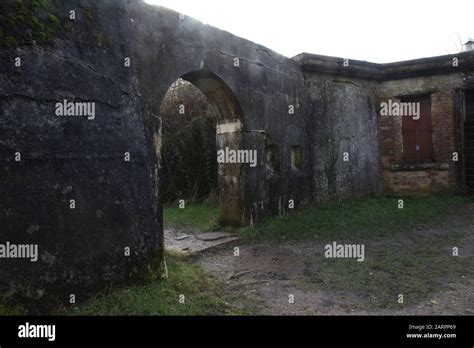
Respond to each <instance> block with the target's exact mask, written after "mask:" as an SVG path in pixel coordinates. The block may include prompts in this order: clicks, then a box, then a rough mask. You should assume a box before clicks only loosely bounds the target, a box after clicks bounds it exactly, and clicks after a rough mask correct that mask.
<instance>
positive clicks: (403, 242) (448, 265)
mask: <svg viewBox="0 0 474 348" xmlns="http://www.w3.org/2000/svg"><path fill="white" fill-rule="evenodd" d="M399 199H403V201H404V202H403V203H404V208H403V209H399V208H398V200H399ZM472 203H473V200H472V198H471V197H463V196H451V195H447V196H444V195H443V196H430V197H404V198H396V197H369V198H360V199H354V200H350V201H344V202H333V203H328V204H325V205H321V206H316V205H315V206H311V207H308V208H306V209H302V210H300V211H297V212H295V213H294V214H288V215H284V216H279V217H275V218H270V219H269V220H268V221H267V222H265V223H264V224H262V225H257V226H255V227H246V228H243V229H241V230H240V234H241V236H242V238H243V239H244V240H246V241H248V242H250V241H261V240H265V241H281V240H287V239H305V240H308V242H311V244H312V245H314V253H310V255H308V256H306V257H304V259H303V274H304V275H305V277H304V278H303V279H302V280H301V281H300V283H301V285H304V286H307V287H310V288H316V289H319V290H323V291H328V292H339V293H341V294H342V296H344V294H352V295H351V296H353V295H356V297H357V298H359V299H360V304H361V307H364V308H367V307H368V308H399V307H405V306H412V305H416V304H418V303H419V302H420V301H426V303H429V301H430V300H431V299H432V298H430V296H432V295H433V293H436V292H437V291H441V290H442V289H443V288H444V287H445V286H446V284H447V283H448V282H450V281H453V282H462V281H463V279H469V278H470V277H472V276H474V258H473V257H461V256H459V257H454V256H452V247H453V246H458V247H459V246H462V244H463V243H465V242H463V238H464V237H465V236H466V229H467V227H466V226H470V225H472V220H473V217H471V216H470V215H469V210H465V211H463V210H462V209H459V208H460V207H463V206H465V205H467V204H472ZM466 211H467V213H466ZM463 214H464V215H463ZM466 214H467V215H466ZM448 217H449V218H448ZM458 224H461V225H463V226H464V227H463V229H459V228H456V225H458ZM333 241H336V242H337V243H340V244H344V243H346V244H353V243H358V244H363V245H364V246H365V261H364V262H357V261H356V260H355V259H331V258H325V256H324V246H325V245H326V244H331V243H332V242H333ZM463 277H464V278H463ZM398 294H403V296H404V303H403V304H399V303H398V302H397V299H398V298H397V296H398Z"/></svg>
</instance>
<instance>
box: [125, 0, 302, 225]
mask: <svg viewBox="0 0 474 348" xmlns="http://www.w3.org/2000/svg"><path fill="white" fill-rule="evenodd" d="M130 16H131V20H132V23H133V24H132V27H133V36H134V41H133V42H134V59H135V61H134V64H135V65H136V67H137V70H138V80H139V88H140V91H141V93H142V96H141V102H142V106H143V109H144V110H146V113H147V115H146V116H145V119H146V120H148V121H146V124H147V126H148V127H149V129H151V131H150V135H149V136H150V137H152V133H155V134H156V133H157V132H158V131H159V124H158V123H157V122H156V121H154V120H156V117H155V116H156V115H159V109H160V103H161V100H162V98H163V96H164V94H165V93H166V90H167V89H168V88H169V86H170V85H171V84H172V83H173V82H174V81H175V80H176V79H177V78H179V77H184V78H186V79H189V80H191V82H193V83H194V84H196V85H197V86H198V87H199V88H201V89H202V90H203V92H204V93H205V94H206V95H207V96H208V98H209V99H210V101H211V102H213V103H214V104H216V105H217V109H219V110H220V111H221V112H220V114H221V115H220V119H219V120H218V127H219V125H221V126H222V128H224V127H225V125H226V124H231V123H236V122H237V123H241V124H242V126H241V127H239V129H238V130H236V131H233V132H229V133H225V134H219V135H218V145H219V146H220V147H222V146H229V147H231V148H234V149H251V150H257V158H258V165H257V166H256V167H255V168H251V167H249V166H248V164H247V165H236V164H226V165H225V167H224V168H222V166H221V168H220V171H221V173H220V181H219V184H220V186H221V187H220V191H221V192H220V196H221V207H222V206H224V207H225V206H228V205H230V206H233V207H235V208H233V209H232V211H233V212H234V213H235V211H236V210H237V211H239V216H238V217H237V218H238V219H239V220H240V221H235V217H232V216H231V217H230V220H234V222H236V223H237V224H239V223H240V224H246V223H254V222H259V221H262V220H263V219H264V218H265V217H266V216H268V215H271V214H276V213H282V212H284V211H285V210H287V209H286V208H287V207H288V200H289V199H293V200H294V201H295V204H296V206H297V205H299V204H300V203H301V202H305V201H307V200H308V199H309V198H310V194H311V190H308V187H310V153H309V141H308V139H309V138H308V137H309V133H308V129H309V127H308V121H309V120H308V118H307V116H306V102H305V97H306V94H305V91H304V87H305V85H304V78H303V74H302V71H301V68H300V66H299V64H298V63H296V62H294V61H293V60H291V59H288V58H285V57H283V56H281V55H279V54H277V53H275V52H273V51H271V50H269V49H267V48H265V47H263V46H260V45H257V44H255V43H253V42H250V41H248V40H245V39H242V38H239V37H236V36H234V35H232V34H230V33H227V32H225V31H222V30H218V29H216V28H213V27H210V26H208V25H204V24H203V23H201V22H199V21H197V20H194V19H192V18H188V17H184V18H180V15H179V14H178V13H176V12H174V11H171V10H168V9H165V8H162V7H156V6H149V5H146V4H143V3H141V2H138V1H137V2H133V3H132V4H131V5H130ZM151 47H152V48H153V49H150V48H151ZM237 59H238V66H236V60H237ZM213 84H214V85H216V87H215V88H214V87H212V88H209V86H210V85H213ZM223 86H224V87H223ZM225 86H226V87H228V89H227V91H225V93H222V90H223V89H225ZM219 91H221V92H219ZM231 99H232V100H231ZM289 105H293V106H294V108H295V113H294V114H289ZM229 106H231V107H230V108H229ZM219 138H220V139H219ZM271 144H274V145H277V146H278V148H279V151H278V153H279V156H278V162H279V165H278V167H279V168H278V171H277V172H278V173H275V172H273V171H271V170H268V168H267V167H268V166H267V163H266V154H265V146H266V145H271ZM292 145H301V148H302V157H303V165H302V168H301V170H292V169H291V165H290V149H291V146H292ZM223 177H225V180H227V184H226V185H229V182H231V183H232V182H234V184H233V185H231V186H232V187H230V188H228V189H226V190H224V191H222V189H223V188H222V186H223V181H222V178H223ZM236 190H238V191H239V192H238V193H237V194H236V193H235V191H236ZM234 195H238V196H239V197H240V201H238V202H236V200H235V199H233V196H234ZM236 208H237V209H236ZM225 217H226V216H224V218H225ZM231 222H232V221H231Z"/></svg>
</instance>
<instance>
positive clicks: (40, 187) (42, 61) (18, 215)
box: [0, 0, 161, 312]
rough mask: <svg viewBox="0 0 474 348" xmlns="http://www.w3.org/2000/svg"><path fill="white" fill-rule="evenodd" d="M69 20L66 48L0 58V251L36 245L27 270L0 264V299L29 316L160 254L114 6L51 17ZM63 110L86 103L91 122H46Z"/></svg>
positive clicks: (138, 269) (121, 12)
mask: <svg viewBox="0 0 474 348" xmlns="http://www.w3.org/2000/svg"><path fill="white" fill-rule="evenodd" d="M70 9H74V10H75V11H76V13H77V17H76V19H75V20H74V21H71V22H72V23H73V25H72V30H71V31H70V32H69V33H68V39H66V40H56V41H55V43H54V46H53V47H35V46H33V47H25V48H19V49H16V50H15V49H11V50H2V51H0V159H1V180H0V181H1V184H0V197H1V199H0V243H1V244H4V243H6V242H7V241H8V242H10V243H28V244H30V243H31V244H38V245H39V249H38V251H39V259H38V261H37V262H30V261H29V260H20V259H5V258H2V259H0V279H1V281H0V293H2V294H4V293H9V292H14V293H15V295H18V296H20V298H25V300H24V301H25V302H26V301H29V300H37V301H36V302H35V305H34V310H35V311H36V312H43V311H44V310H46V309H47V308H49V307H56V308H57V307H58V306H61V305H67V304H68V303H69V294H75V295H76V300H77V301H78V302H79V301H81V300H83V297H82V296H83V294H85V293H87V292H89V291H91V290H95V289H98V288H103V287H105V286H110V285H111V284H112V283H113V282H114V281H117V280H120V281H126V280H127V279H134V278H137V277H139V276H142V275H143V273H144V272H146V271H147V269H148V265H149V262H148V260H147V258H148V257H149V256H150V254H151V252H152V251H155V250H156V251H157V252H158V254H159V252H160V250H161V236H160V234H159V227H160V226H159V224H158V222H157V219H156V199H155V192H154V188H153V186H152V181H151V180H150V178H151V171H150V158H149V154H148V153H147V152H146V139H145V134H144V126H143V122H142V119H141V112H140V106H139V103H138V99H139V95H138V93H137V84H136V81H135V78H134V73H133V70H132V69H128V68H125V67H124V64H123V57H126V56H130V55H131V50H130V47H129V43H130V31H129V28H128V23H129V19H128V14H127V7H126V1H116V0H107V1H97V2H95V1H82V0H81V1H79V0H78V1H74V2H68V3H67V4H66V3H64V4H63V5H62V6H60V7H58V8H56V11H57V17H58V18H62V19H63V18H65V17H66V16H67V15H68V14H69V10H70ZM105 14H106V15H105ZM91 16H92V17H91ZM99 39H100V40H99ZM104 42H107V43H106V44H104ZM16 57H19V58H21V67H15V65H14V64H15V58H16ZM63 99H67V100H70V101H85V102H94V103H95V106H96V110H95V113H96V115H95V119H91V120H88V119H87V118H86V117H76V116H74V117H72V116H71V117H67V116H56V114H55V104H56V103H57V102H58V101H62V100H63ZM126 152H128V153H130V161H129V162H127V161H125V160H124V158H125V155H124V154H125V153H126ZM18 153H19V154H20V156H21V160H20V161H15V157H16V155H18ZM71 199H73V200H75V205H76V207H75V209H71V208H70V200H71ZM126 247H129V248H130V251H131V255H130V256H129V257H126V256H125V252H124V249H125V248H126ZM157 257H158V258H159V255H157Z"/></svg>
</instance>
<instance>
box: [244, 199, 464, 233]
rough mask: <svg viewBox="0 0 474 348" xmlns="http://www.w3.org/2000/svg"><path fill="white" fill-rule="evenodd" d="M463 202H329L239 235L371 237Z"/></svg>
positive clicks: (417, 222) (434, 218)
mask: <svg viewBox="0 0 474 348" xmlns="http://www.w3.org/2000/svg"><path fill="white" fill-rule="evenodd" d="M399 199H403V203H404V208H403V209H398V200H399ZM466 200H468V198H465V197H461V196H451V195H446V196H445V195H442V196H427V197H402V198H396V197H366V198H358V199H352V200H347V201H341V202H330V203H326V204H323V205H312V206H310V207H307V208H304V209H301V210H299V211H295V212H293V213H290V214H285V215H282V216H278V217H275V218H270V219H268V220H267V221H266V222H265V223H263V224H261V225H257V226H255V227H245V228H242V229H241V230H240V233H241V236H242V237H243V238H244V239H246V240H248V241H253V240H281V239H306V238H311V237H321V238H326V237H328V238H333V237H337V238H339V239H341V238H347V237H351V238H352V239H358V238H363V237H367V236H369V237H372V238H375V237H380V236H385V235H390V234H392V233H394V232H397V231H408V230H410V229H411V228H413V227H417V226H419V225H420V224H424V223H428V222H436V221H437V220H440V219H441V218H442V217H444V216H446V214H448V213H449V208H450V207H451V208H452V207H453V206H456V205H457V204H462V203H463V202H465V201H466Z"/></svg>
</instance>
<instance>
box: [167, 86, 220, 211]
mask: <svg viewBox="0 0 474 348" xmlns="http://www.w3.org/2000/svg"><path fill="white" fill-rule="evenodd" d="M160 114H161V118H162V146H161V158H162V167H163V171H162V175H161V196H162V198H163V201H164V202H165V203H172V202H176V201H177V200H179V199H186V200H187V201H188V200H191V201H195V202H199V201H202V200H206V199H208V197H209V196H211V197H212V196H215V195H216V193H215V192H216V190H217V153H216V111H215V110H214V108H213V107H212V106H211V105H210V104H209V102H208V100H207V98H206V96H205V95H204V94H203V93H202V92H201V91H200V90H198V89H197V88H196V87H195V86H194V85H193V84H191V83H189V82H187V81H184V80H182V79H178V80H177V81H176V82H175V83H174V84H173V85H172V86H171V87H170V88H169V90H168V92H167V93H166V95H165V97H164V99H163V102H162V104H161V109H160Z"/></svg>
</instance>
